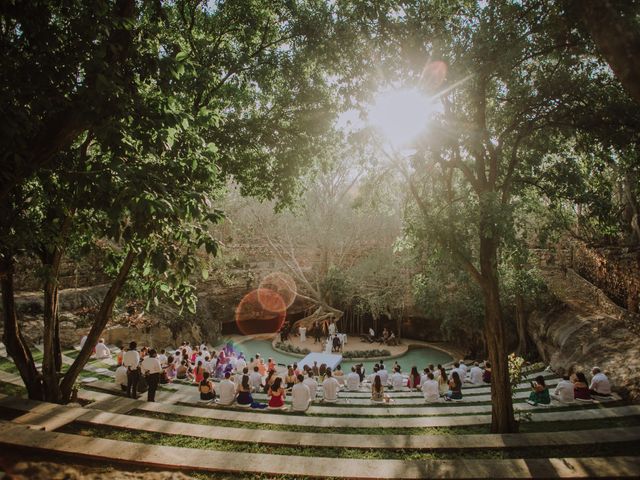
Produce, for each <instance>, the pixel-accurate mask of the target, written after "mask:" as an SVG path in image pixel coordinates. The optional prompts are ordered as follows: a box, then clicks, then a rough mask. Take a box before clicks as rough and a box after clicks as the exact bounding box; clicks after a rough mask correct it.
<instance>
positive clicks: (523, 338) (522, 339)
mask: <svg viewBox="0 0 640 480" xmlns="http://www.w3.org/2000/svg"><path fill="white" fill-rule="evenodd" d="M516 328H517V330H518V355H520V356H521V357H522V356H524V355H526V353H527V312H526V311H525V308H524V298H523V297H522V295H520V293H516Z"/></svg>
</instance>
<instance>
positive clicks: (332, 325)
mask: <svg viewBox="0 0 640 480" xmlns="http://www.w3.org/2000/svg"><path fill="white" fill-rule="evenodd" d="M335 334H336V322H335V321H334V320H331V323H330V324H329V336H330V337H333V336H334V335H335Z"/></svg>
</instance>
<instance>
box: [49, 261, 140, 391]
mask: <svg viewBox="0 0 640 480" xmlns="http://www.w3.org/2000/svg"><path fill="white" fill-rule="evenodd" d="M135 258H136V253H135V252H134V251H133V249H130V250H129V252H128V253H127V256H126V257H125V259H124V262H123V263H122V266H121V267H120V270H119V271H118V275H117V276H116V278H115V279H114V281H113V283H111V287H109V291H107V293H106V295H105V297H104V299H103V300H102V304H101V305H100V310H99V311H98V313H97V314H96V317H95V319H94V321H93V325H92V326H91V331H90V332H89V334H88V335H87V340H86V342H85V344H84V346H83V347H82V349H81V350H80V353H79V354H78V356H77V357H76V359H75V361H74V362H73V364H72V365H71V366H70V367H69V370H67V373H66V374H65V375H64V377H63V379H62V383H61V384H60V392H61V402H63V403H67V402H68V401H69V400H70V399H71V394H72V392H73V385H74V384H75V381H76V379H77V378H78V375H79V374H80V372H81V371H82V369H83V368H84V366H85V364H86V363H87V361H88V360H89V357H91V353H92V351H93V347H94V346H95V344H96V343H98V340H99V338H100V335H102V331H103V330H104V329H105V327H106V326H107V322H108V321H109V319H110V318H111V313H112V312H113V305H114V304H115V302H116V299H117V298H118V295H119V294H120V291H121V290H122V287H123V286H124V283H125V282H126V280H127V276H128V275H129V270H131V266H132V265H133V261H134V260H135Z"/></svg>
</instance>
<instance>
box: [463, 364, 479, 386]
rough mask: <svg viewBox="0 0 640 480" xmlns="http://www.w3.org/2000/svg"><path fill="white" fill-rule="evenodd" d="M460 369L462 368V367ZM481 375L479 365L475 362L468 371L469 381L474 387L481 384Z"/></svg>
mask: <svg viewBox="0 0 640 480" xmlns="http://www.w3.org/2000/svg"><path fill="white" fill-rule="evenodd" d="M460 367H462V365H461V366H460ZM482 373H483V372H482V369H481V368H480V365H478V362H475V363H474V364H473V367H471V370H470V371H469V381H470V382H471V383H473V384H474V385H480V384H481V383H482Z"/></svg>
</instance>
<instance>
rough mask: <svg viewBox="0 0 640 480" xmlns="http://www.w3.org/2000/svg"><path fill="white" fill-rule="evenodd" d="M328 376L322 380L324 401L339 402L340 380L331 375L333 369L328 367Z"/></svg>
mask: <svg viewBox="0 0 640 480" xmlns="http://www.w3.org/2000/svg"><path fill="white" fill-rule="evenodd" d="M326 375H327V378H326V379H325V381H324V382H322V391H323V393H322V395H323V398H322V401H323V402H331V403H333V402H337V401H338V390H340V384H339V383H338V381H337V380H336V379H335V378H333V377H332V376H331V369H330V368H327V373H326Z"/></svg>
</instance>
